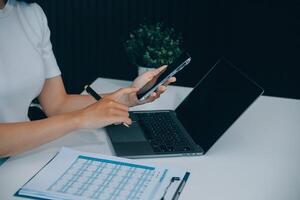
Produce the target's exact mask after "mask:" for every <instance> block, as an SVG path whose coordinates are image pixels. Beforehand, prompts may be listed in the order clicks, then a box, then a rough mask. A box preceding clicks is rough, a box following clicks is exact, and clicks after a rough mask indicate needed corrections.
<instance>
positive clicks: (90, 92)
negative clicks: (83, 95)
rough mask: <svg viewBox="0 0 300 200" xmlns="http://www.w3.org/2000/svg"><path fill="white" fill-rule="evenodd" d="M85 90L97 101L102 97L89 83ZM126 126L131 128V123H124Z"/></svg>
mask: <svg viewBox="0 0 300 200" xmlns="http://www.w3.org/2000/svg"><path fill="white" fill-rule="evenodd" d="M84 89H85V91H86V92H87V93H88V94H90V95H91V96H92V97H94V99H95V100H96V101H99V100H100V99H101V96H100V95H99V94H97V92H95V91H94V90H93V89H92V88H91V87H90V86H89V85H86V86H84ZM122 124H123V125H124V126H126V127H127V128H129V125H128V124H126V123H124V122H123V123H122Z"/></svg>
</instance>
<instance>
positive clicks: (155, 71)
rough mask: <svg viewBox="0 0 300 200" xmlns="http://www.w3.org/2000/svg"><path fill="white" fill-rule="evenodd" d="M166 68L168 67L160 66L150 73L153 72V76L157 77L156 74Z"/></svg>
mask: <svg viewBox="0 0 300 200" xmlns="http://www.w3.org/2000/svg"><path fill="white" fill-rule="evenodd" d="M167 67H168V66H167V65H163V66H161V67H159V68H157V69H155V70H153V71H152V72H153V75H154V76H156V75H158V74H159V73H161V72H162V71H164V70H166V68H167Z"/></svg>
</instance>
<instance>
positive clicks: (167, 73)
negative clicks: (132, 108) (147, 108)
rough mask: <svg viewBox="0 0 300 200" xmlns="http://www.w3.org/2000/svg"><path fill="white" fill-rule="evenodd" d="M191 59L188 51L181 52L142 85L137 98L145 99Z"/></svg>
mask: <svg viewBox="0 0 300 200" xmlns="http://www.w3.org/2000/svg"><path fill="white" fill-rule="evenodd" d="M190 61H191V57H190V55H189V54H188V53H186V52H185V53H183V54H181V55H180V56H179V57H178V58H177V59H176V60H175V61H174V62H173V63H172V64H170V65H168V67H167V68H166V69H165V70H163V71H161V72H160V73H159V74H158V75H157V76H156V77H154V78H153V79H152V80H150V81H149V82H148V83H147V84H146V85H144V86H143V88H141V89H140V90H139V92H138V93H137V97H138V99H139V100H144V99H146V98H147V97H148V96H149V95H151V93H152V92H154V91H155V90H156V89H157V88H158V87H159V86H160V85H163V84H164V83H165V82H166V81H167V80H168V79H169V78H171V77H172V76H174V75H175V74H176V73H177V72H178V71H180V70H181V69H183V68H184V67H185V66H186V65H188V64H189V63H190Z"/></svg>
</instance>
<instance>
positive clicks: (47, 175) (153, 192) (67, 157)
mask: <svg viewBox="0 0 300 200" xmlns="http://www.w3.org/2000/svg"><path fill="white" fill-rule="evenodd" d="M185 173H186V171H184V170H178V169H168V168H163V167H157V166H148V165H144V164H140V162H136V161H133V160H129V159H123V158H118V157H113V156H103V155H97V154H92V153H83V152H79V151H75V150H72V149H68V148H62V149H61V150H60V152H59V153H58V154H57V155H56V156H55V157H54V159H53V160H52V161H51V162H50V163H48V164H47V165H46V166H45V167H44V168H43V169H41V170H40V172H39V173H37V174H36V175H35V176H34V177H33V178H32V179H31V180H30V181H29V182H27V183H26V184H25V185H24V186H23V187H22V188H21V189H20V191H19V192H18V195H23V196H29V197H39V198H46V199H76V200H77V199H101V200H102V199H109V200H115V199H118V200H123V199H124V200H125V199H130V200H132V199H143V200H144V199H149V200H150V199H160V198H161V197H162V196H163V193H164V191H165V189H166V188H167V186H168V185H169V183H170V180H171V178H172V177H173V176H176V177H180V180H182V178H183V176H184V175H185ZM180 182H181V181H174V182H173V183H172V184H171V185H170V187H169V189H168V190H167V193H166V196H165V199H172V197H173V195H174V193H175V191H176V189H177V188H178V186H179V184H180Z"/></svg>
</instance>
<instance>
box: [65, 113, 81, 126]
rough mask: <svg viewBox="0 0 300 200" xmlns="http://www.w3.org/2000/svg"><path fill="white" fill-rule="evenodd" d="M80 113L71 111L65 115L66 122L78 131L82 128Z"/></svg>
mask: <svg viewBox="0 0 300 200" xmlns="http://www.w3.org/2000/svg"><path fill="white" fill-rule="evenodd" d="M81 113H82V111H81V110H78V111H73V112H70V113H68V114H67V118H68V121H70V123H71V124H72V125H73V127H74V129H75V130H77V129H80V128H82V127H83V123H82V122H83V120H82V114H81Z"/></svg>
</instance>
